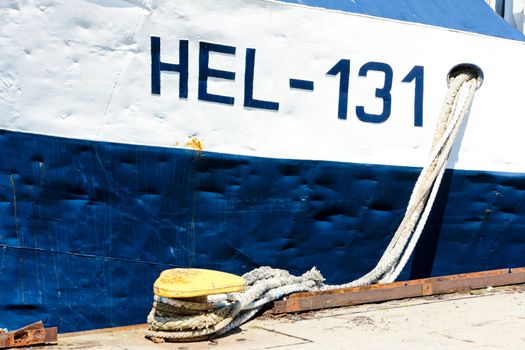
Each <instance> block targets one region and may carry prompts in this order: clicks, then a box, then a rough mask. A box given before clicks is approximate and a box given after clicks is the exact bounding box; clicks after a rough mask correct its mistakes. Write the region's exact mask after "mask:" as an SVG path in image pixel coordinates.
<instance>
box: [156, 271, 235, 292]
mask: <svg viewBox="0 0 525 350" xmlns="http://www.w3.org/2000/svg"><path fill="white" fill-rule="evenodd" d="M243 290H244V279H243V278H242V277H239V276H236V275H233V274H231V273H226V272H220V271H213V270H205V269H170V270H165V271H162V272H161V273H160V276H159V278H157V280H156V281H155V284H154V285H153V293H155V294H156V295H158V296H161V297H166V298H195V297H202V296H206V295H213V294H224V293H233V292H242V291H243Z"/></svg>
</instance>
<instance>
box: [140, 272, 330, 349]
mask: <svg viewBox="0 0 525 350" xmlns="http://www.w3.org/2000/svg"><path fill="white" fill-rule="evenodd" d="M243 278H244V279H245V281H246V286H247V288H246V290H245V291H244V292H243V293H232V294H229V295H220V296H213V297H210V298H208V300H207V301H206V302H203V303H197V302H187V301H182V300H180V299H171V298H164V297H159V296H155V299H154V303H153V308H152V310H151V312H150V313H149V315H148V326H149V327H148V328H149V329H148V330H147V331H146V333H145V335H146V337H147V338H150V339H153V340H158V339H161V340H165V341H198V340H203V339H207V338H209V337H210V336H212V335H220V334H224V333H227V332H229V331H230V330H232V329H234V328H237V327H238V326H240V325H241V324H243V323H244V322H246V321H248V320H249V319H250V318H252V317H253V315H255V314H256V313H257V312H258V311H259V310H260V309H261V308H262V307H263V306H264V305H266V304H267V303H269V302H272V301H274V300H277V299H280V298H282V297H283V296H285V295H288V294H291V293H296V292H304V291H309V290H313V289H318V288H320V286H321V285H322V283H323V276H322V275H321V273H320V272H319V271H317V270H316V269H315V268H313V269H312V270H310V271H308V272H306V273H304V274H303V275H302V276H293V275H291V274H290V273H289V272H288V271H285V270H279V269H272V268H270V267H267V266H264V267H261V268H258V269H255V270H253V271H251V272H249V273H247V274H245V275H244V276H243Z"/></svg>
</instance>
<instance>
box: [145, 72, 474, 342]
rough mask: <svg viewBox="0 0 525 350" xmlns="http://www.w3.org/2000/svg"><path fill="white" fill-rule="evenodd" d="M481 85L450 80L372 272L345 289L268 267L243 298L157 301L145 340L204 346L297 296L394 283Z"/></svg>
mask: <svg viewBox="0 0 525 350" xmlns="http://www.w3.org/2000/svg"><path fill="white" fill-rule="evenodd" d="M477 79H478V77H477V75H476V74H475V73H474V72H472V71H470V70H466V71H464V72H460V73H458V74H457V75H456V76H454V77H452V78H451V79H450V81H449V84H450V85H449V91H448V94H447V97H446V99H445V103H444V105H443V108H442V111H441V114H440V117H439V120H438V124H437V128H436V132H435V135H434V140H433V142H432V148H431V151H430V157H429V161H428V162H427V164H426V165H425V166H424V167H423V170H422V171H421V173H420V175H419V177H418V179H417V181H416V184H415V186H414V190H413V191H412V194H411V196H410V200H409V203H408V206H407V210H406V212H405V215H404V217H403V220H402V221H401V224H400V225H399V227H398V229H397V230H396V232H395V234H394V236H393V237H392V239H391V241H390V243H389V245H388V246H387V248H386V250H385V252H384V253H383V255H382V257H381V259H380V260H379V262H378V263H377V265H376V266H375V267H374V268H373V269H372V270H371V271H370V272H368V273H367V274H366V275H364V276H363V277H360V278H358V279H356V280H354V281H352V282H349V283H346V284H342V285H325V284H323V281H324V278H323V276H322V275H321V273H320V272H319V271H318V270H317V269H315V268H312V269H311V270H310V271H308V272H306V273H304V274H303V275H302V276H292V275H291V274H290V273H289V272H288V271H285V270H279V269H272V268H270V267H267V266H264V267H260V268H258V269H255V270H253V271H251V272H249V273H247V274H245V275H243V276H242V277H243V278H244V280H245V283H246V289H245V291H244V292H242V293H231V294H221V295H211V296H208V297H207V299H206V301H204V302H193V301H185V300H182V299H172V298H165V297H159V296H155V300H154V303H153V308H152V310H151V312H150V314H149V315H148V325H149V329H148V330H147V331H146V337H147V338H150V339H152V340H154V341H171V342H177V341H179V342H180V341H198V340H204V339H208V338H210V337H212V336H219V335H221V334H224V333H227V332H229V331H230V330H232V329H234V328H237V327H238V326H240V325H241V324H243V323H245V322H246V321H248V320H249V319H250V318H252V317H253V316H254V315H255V314H256V313H257V312H258V311H259V310H260V309H261V308H262V307H263V306H264V305H265V304H267V303H270V302H272V301H274V300H277V299H281V298H283V297H285V296H287V295H289V294H292V293H296V292H304V291H314V290H329V289H336V288H345V287H355V286H363V285H369V284H373V283H387V282H392V281H394V280H395V279H396V278H397V277H398V276H399V274H400V273H401V271H402V270H403V268H404V267H405V265H406V263H407V261H408V259H409V258H410V256H411V255H412V252H413V250H414V248H415V246H416V244H417V242H418V240H419V237H420V236H421V232H422V231H423V227H424V226H425V223H426V221H427V219H428V216H429V214H430V210H431V208H432V205H433V204H434V200H435V198H436V195H437V193H438V190H439V186H440V184H441V180H442V178H443V175H444V173H445V169H446V164H447V162H448V158H449V155H450V151H451V149H452V146H453V145H454V141H455V140H456V137H457V135H458V133H459V130H460V129H461V126H462V125H463V124H464V121H465V119H466V116H467V114H468V111H469V109H470V106H471V104H472V100H473V98H474V93H475V91H476V88H477V84H478V81H477Z"/></svg>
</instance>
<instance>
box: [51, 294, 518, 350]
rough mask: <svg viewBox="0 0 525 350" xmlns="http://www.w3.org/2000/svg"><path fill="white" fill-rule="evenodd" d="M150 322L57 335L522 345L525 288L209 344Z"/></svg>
mask: <svg viewBox="0 0 525 350" xmlns="http://www.w3.org/2000/svg"><path fill="white" fill-rule="evenodd" d="M145 327H146V326H145V325H140V326H132V327H124V328H117V329H111V330H103V331H92V332H80V333H75V334H64V335H60V336H59V344H58V345H57V346H51V347H45V349H48V350H62V349H130V350H131V349H158V350H162V349H171V350H199V349H216V350H219V349H249V350H259V349H286V350H296V349H297V350H298V349H350V348H351V349H385V348H388V349H389V350H394V349H418V350H419V349H481V348H485V349H516V350H518V349H519V350H523V349H525V285H518V286H509V287H502V288H487V289H483V290H476V291H471V292H468V293H456V294H449V295H444V296H432V297H422V298H415V299H405V300H397V301H391V302H385V303H378V304H368V305H360V306H353V307H346V308H338V309H330V310H324V311H317V312H308V313H302V314H294V315H285V316H281V317H275V316H272V315H269V314H265V315H263V316H261V317H259V318H257V319H255V320H252V321H250V322H248V323H247V324H245V325H243V326H242V327H241V328H240V329H239V330H238V331H237V332H234V333H233V334H229V335H227V336H224V337H221V338H219V339H215V340H212V341H205V342H198V343H164V344H154V343H152V342H151V341H149V340H147V339H145V338H144V336H143V330H144V329H145ZM41 349H44V348H41Z"/></svg>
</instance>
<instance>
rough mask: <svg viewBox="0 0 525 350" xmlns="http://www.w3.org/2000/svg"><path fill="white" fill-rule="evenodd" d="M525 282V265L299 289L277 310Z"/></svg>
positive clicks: (308, 308)
mask: <svg viewBox="0 0 525 350" xmlns="http://www.w3.org/2000/svg"><path fill="white" fill-rule="evenodd" d="M521 283H525V268H516V269H502V270H491V271H483V272H473V273H464V274H458V275H450V276H443V277H432V278H424V279H419V280H410V281H404V282H394V283H386V284H374V285H371V286H363V287H354V288H341V289H335V290H330V291H321V292H309V293H296V294H292V295H290V296H288V297H287V298H286V300H279V301H276V302H274V306H273V313H275V314H282V313H288V312H301V311H309V310H319V309H326V308H332V307H340V306H350V305H359V304H366V303H374V302H381V301H388V300H396V299H405V298H414V297H419V296H428V295H437V294H447V293H455V292H461V291H469V290H473V289H481V288H486V287H489V286H491V287H497V286H505V285H512V284H521Z"/></svg>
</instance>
